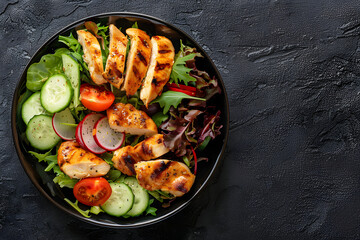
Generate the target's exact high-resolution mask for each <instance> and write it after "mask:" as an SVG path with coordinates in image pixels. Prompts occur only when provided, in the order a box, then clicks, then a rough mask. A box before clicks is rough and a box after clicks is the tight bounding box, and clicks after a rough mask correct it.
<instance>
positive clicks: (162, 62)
mask: <svg viewBox="0 0 360 240" xmlns="http://www.w3.org/2000/svg"><path fill="white" fill-rule="evenodd" d="M151 46H152V49H151V58H150V66H149V69H148V71H147V74H146V77H145V80H144V83H143V86H142V88H141V91H140V99H141V100H142V101H143V102H144V104H145V106H146V107H148V105H149V103H150V102H151V101H152V100H154V99H155V98H156V97H157V96H158V95H160V94H161V92H162V90H163V87H164V86H165V84H166V83H167V82H168V81H169V78H170V74H171V69H172V66H173V64H174V57H175V49H174V46H173V44H172V43H171V41H170V40H169V39H167V38H166V37H163V36H154V37H152V38H151Z"/></svg>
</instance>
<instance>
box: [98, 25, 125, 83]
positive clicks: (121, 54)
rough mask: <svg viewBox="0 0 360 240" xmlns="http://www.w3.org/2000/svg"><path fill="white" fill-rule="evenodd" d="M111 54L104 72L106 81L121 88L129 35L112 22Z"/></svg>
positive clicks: (110, 27) (110, 29)
mask: <svg viewBox="0 0 360 240" xmlns="http://www.w3.org/2000/svg"><path fill="white" fill-rule="evenodd" d="M109 32H110V44H109V56H108V59H107V61H106V69H105V72H104V73H103V74H102V75H103V77H104V78H105V80H106V81H108V82H109V83H110V84H112V85H113V86H114V87H116V88H120V86H121V84H122V83H123V81H124V68H125V55H126V45H127V42H128V39H127V37H126V36H125V35H124V34H123V33H122V32H121V31H120V30H119V29H118V28H117V27H115V25H113V24H110V26H109Z"/></svg>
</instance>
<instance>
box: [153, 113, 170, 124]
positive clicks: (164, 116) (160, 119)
mask: <svg viewBox="0 0 360 240" xmlns="http://www.w3.org/2000/svg"><path fill="white" fill-rule="evenodd" d="M151 118H152V120H153V121H154V122H155V124H156V126H158V127H159V126H160V125H161V124H162V123H163V122H164V121H165V120H166V119H168V118H169V116H168V115H167V114H164V113H162V112H158V113H155V114H154V115H153V116H152V117H151Z"/></svg>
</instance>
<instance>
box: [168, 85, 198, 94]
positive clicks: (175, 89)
mask: <svg viewBox="0 0 360 240" xmlns="http://www.w3.org/2000/svg"><path fill="white" fill-rule="evenodd" d="M168 88H169V90H171V91H175V92H182V93H185V94H187V95H189V96H195V95H196V92H190V91H187V90H183V89H180V88H173V87H168Z"/></svg>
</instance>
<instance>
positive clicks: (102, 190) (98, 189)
mask: <svg viewBox="0 0 360 240" xmlns="http://www.w3.org/2000/svg"><path fill="white" fill-rule="evenodd" d="M73 192H74V196H75V198H76V199H77V200H78V201H79V202H81V203H82V204H85V205H87V206H99V205H101V204H104V203H105V202H106V200H108V199H109V197H110V195H111V192H112V190H111V186H110V184H109V183H108V181H106V179H105V178H102V177H96V178H84V179H82V180H80V181H79V182H78V183H76V184H75V186H74V189H73Z"/></svg>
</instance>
